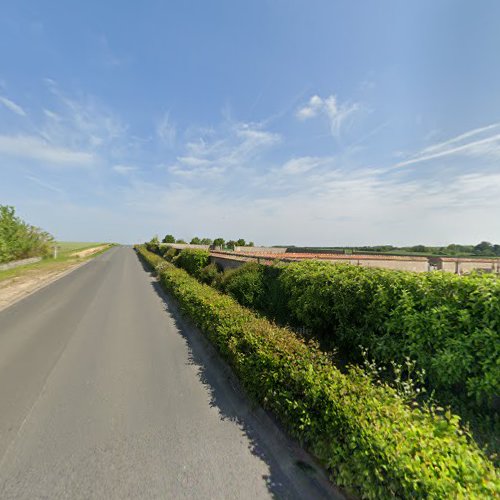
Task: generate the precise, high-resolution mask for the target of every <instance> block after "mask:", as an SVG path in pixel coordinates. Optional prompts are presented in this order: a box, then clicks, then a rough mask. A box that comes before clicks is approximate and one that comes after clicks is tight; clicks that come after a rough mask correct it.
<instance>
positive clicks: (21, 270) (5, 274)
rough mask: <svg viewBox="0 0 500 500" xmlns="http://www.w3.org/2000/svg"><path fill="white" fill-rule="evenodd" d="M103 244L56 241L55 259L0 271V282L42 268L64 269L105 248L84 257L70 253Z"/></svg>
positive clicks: (48, 258) (38, 270) (42, 270)
mask: <svg viewBox="0 0 500 500" xmlns="http://www.w3.org/2000/svg"><path fill="white" fill-rule="evenodd" d="M105 244H106V243H92V242H76V241H58V242H57V246H58V247H59V250H58V256H57V259H54V258H52V257H46V258H45V259H42V260H41V261H40V262H35V263H34V264H28V265H26V266H19V267H15V268H14V269H7V270H5V271H0V282H1V281H4V280H7V279H9V278H16V277H18V276H22V275H24V274H27V273H37V272H44V270H46V271H52V270H58V269H61V270H62V269H65V268H66V267H68V266H70V265H71V264H73V263H75V262H79V261H82V262H83V261H84V260H87V259H91V258H93V257H96V256H97V255H99V254H100V253H102V252H104V251H106V250H107V249H105V250H102V251H101V252H98V253H96V254H93V255H91V256H89V257H84V258H79V257H74V256H72V255H71V254H72V253H74V252H78V251H80V250H85V249H87V248H94V247H97V246H101V245H105Z"/></svg>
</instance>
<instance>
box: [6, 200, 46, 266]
mask: <svg viewBox="0 0 500 500" xmlns="http://www.w3.org/2000/svg"><path fill="white" fill-rule="evenodd" d="M52 242H53V237H52V236H51V235H50V234H49V233H47V232H45V231H42V230H41V229H40V228H38V227H35V226H32V225H30V224H27V223H26V222H24V221H23V220H22V219H20V218H19V217H17V216H16V214H15V209H14V207H11V206H4V205H0V262H7V261H10V260H16V259H24V258H27V257H34V256H46V255H48V254H49V253H50V246H51V244H52Z"/></svg>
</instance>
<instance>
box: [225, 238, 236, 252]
mask: <svg viewBox="0 0 500 500" xmlns="http://www.w3.org/2000/svg"><path fill="white" fill-rule="evenodd" d="M235 246H236V241H234V240H229V241H228V242H226V247H228V248H232V249H233V250H234V247H235Z"/></svg>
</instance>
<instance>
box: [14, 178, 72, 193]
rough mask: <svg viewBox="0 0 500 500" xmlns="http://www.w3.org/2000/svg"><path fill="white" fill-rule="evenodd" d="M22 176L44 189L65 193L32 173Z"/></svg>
mask: <svg viewBox="0 0 500 500" xmlns="http://www.w3.org/2000/svg"><path fill="white" fill-rule="evenodd" d="M24 178H25V179H28V180H29V181H31V182H33V183H35V184H37V185H38V186H40V187H43V188H44V189H48V190H49V191H53V192H54V193H58V194H65V191H64V190H63V189H60V188H58V187H57V186H54V185H53V184H51V183H50V182H47V181H44V180H42V179H39V178H38V177H35V176H34V175H25V176H24Z"/></svg>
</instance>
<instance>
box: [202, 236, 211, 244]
mask: <svg viewBox="0 0 500 500" xmlns="http://www.w3.org/2000/svg"><path fill="white" fill-rule="evenodd" d="M201 244H202V245H211V244H212V240H211V239H210V238H202V239H201Z"/></svg>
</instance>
